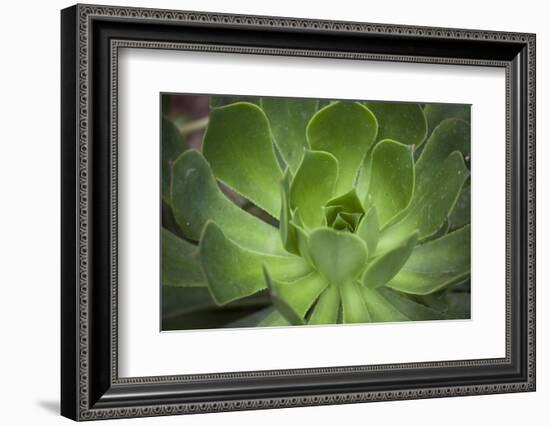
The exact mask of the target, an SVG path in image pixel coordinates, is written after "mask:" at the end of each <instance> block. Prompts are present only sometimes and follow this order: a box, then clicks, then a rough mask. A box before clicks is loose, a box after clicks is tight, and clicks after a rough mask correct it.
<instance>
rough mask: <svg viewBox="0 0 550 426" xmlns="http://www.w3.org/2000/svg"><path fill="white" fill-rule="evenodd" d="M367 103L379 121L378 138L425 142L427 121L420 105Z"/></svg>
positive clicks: (416, 142) (408, 142)
mask: <svg viewBox="0 0 550 426" xmlns="http://www.w3.org/2000/svg"><path fill="white" fill-rule="evenodd" d="M365 105H366V106H367V108H368V109H370V110H371V111H372V112H373V114H374V115H375V116H376V120H377V121H378V137H377V140H379V141H380V140H382V139H393V140H396V141H399V142H401V143H403V144H406V145H414V146H420V145H421V144H422V143H423V142H424V139H425V138H426V130H427V123H426V118H425V117H424V112H423V111H422V108H421V106H420V105H418V104H407V103H393V102H367V103H365Z"/></svg>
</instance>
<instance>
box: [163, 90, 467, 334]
mask: <svg viewBox="0 0 550 426" xmlns="http://www.w3.org/2000/svg"><path fill="white" fill-rule="evenodd" d="M211 105H212V110H211V113H210V115H209V117H208V126H207V128H206V131H205V133H204V138H203V146H202V152H200V151H198V150H185V145H184V144H183V142H182V140H179V139H178V137H177V135H176V134H175V133H174V132H173V131H174V128H172V127H171V126H169V123H168V124H166V128H165V127H164V126H165V125H164V124H163V145H164V144H167V146H171V145H177V146H183V147H184V149H183V150H181V151H180V150H179V149H177V150H172V148H169V149H167V150H166V153H167V157H166V159H165V158H164V157H163V198H164V200H165V201H166V205H167V206H168V207H169V208H170V209H171V211H172V213H173V215H172V216H170V217H173V219H172V220H171V221H170V222H169V223H170V226H171V227H172V228H173V229H170V230H168V229H163V230H162V235H161V237H162V284H163V286H162V291H163V295H162V297H163V317H169V318H170V324H172V325H171V327H176V328H177V327H181V328H186V327H187V326H186V325H185V324H192V326H193V327H199V328H200V324H201V321H202V323H204V324H205V325H204V326H205V327H208V326H209V325H210V326H211V325H212V324H214V323H215V324H218V322H215V321H210V320H206V319H203V317H204V316H205V315H206V314H205V313H204V312H206V311H205V310H208V312H210V315H215V312H216V309H218V310H219V311H220V312H222V311H223V312H225V314H224V315H225V317H226V318H227V321H226V322H225V323H223V325H221V326H224V327H253V326H286V325H304V324H310V325H312V324H316V325H317V324H335V323H368V322H388V321H389V322H394V321H417V320H430V319H432V320H433V319H451V318H452V319H454V318H467V317H468V316H469V275H470V225H469V223H470V189H469V175H470V173H469V156H470V127H469V107H468V106H461V105H459V106H446V105H443V104H437V105H435V104H433V105H432V104H428V105H426V106H421V105H419V104H411V103H387V102H364V103H361V102H353V101H332V102H324V101H323V102H319V101H315V100H295V99H286V98H254V99H252V101H250V99H248V100H247V98H245V97H213V98H212V101H211ZM164 132H166V135H164ZM163 152H164V151H163ZM165 168H166V169H167V172H166V176H165V173H164V169H165ZM166 182H168V184H167V183H166ZM220 185H221V186H225V187H228V188H230V189H231V190H233V191H235V192H236V193H238V194H240V196H242V197H244V198H246V199H248V200H249V201H250V203H251V205H254V206H257V207H259V208H260V209H261V210H263V211H265V212H266V213H267V214H268V215H269V216H271V217H272V218H274V219H273V220H270V221H264V220H262V219H260V217H258V215H253V214H251V213H250V212H249V211H246V210H245V209H243V208H241V207H239V206H238V205H237V204H235V203H234V202H233V201H232V200H231V199H230V198H229V197H228V195H227V193H226V192H224V191H222V189H221V186H220ZM166 186H167V187H168V188H169V192H168V194H165V187H166ZM269 216H266V217H269ZM186 292H187V293H186ZM178 306H179V308H178ZM239 306H241V308H242V309H243V311H242V312H245V310H244V309H245V307H246V309H248V310H246V314H244V313H243V316H242V317H239V318H237V319H235V318H236V315H237V314H236V313H235V312H237V311H234V310H235V309H237V308H238V307H239ZM250 310H251V311H250ZM195 311H196V312H203V313H202V314H201V315H202V316H200V318H199V314H197V316H196V317H194V318H191V316H192V315H193V312H195ZM249 311H250V312H249ZM177 315H180V317H177ZM177 318H179V320H177ZM220 321H221V320H220ZM197 324H199V325H197ZM217 326H219V325H217Z"/></svg>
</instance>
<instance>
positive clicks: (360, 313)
mask: <svg viewBox="0 0 550 426" xmlns="http://www.w3.org/2000/svg"><path fill="white" fill-rule="evenodd" d="M340 297H341V298H342V320H343V322H344V323H346V324H351V323H365V322H370V321H371V316H370V314H369V311H368V309H367V305H366V303H365V300H364V298H363V294H362V293H361V287H360V285H359V284H357V283H356V282H353V281H348V282H346V283H342V284H341V285H340Z"/></svg>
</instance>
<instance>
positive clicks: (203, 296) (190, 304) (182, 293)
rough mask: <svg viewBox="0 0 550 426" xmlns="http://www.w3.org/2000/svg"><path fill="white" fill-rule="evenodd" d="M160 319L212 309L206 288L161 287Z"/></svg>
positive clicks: (212, 301)
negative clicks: (207, 308)
mask: <svg viewBox="0 0 550 426" xmlns="http://www.w3.org/2000/svg"><path fill="white" fill-rule="evenodd" d="M161 289H162V290H161V291H162V293H161V304H162V317H163V318H166V317H172V316H175V315H181V314H184V313H187V312H191V311H196V310H198V309H202V308H206V307H214V306H216V303H215V302H214V300H213V299H212V296H211V295H210V292H209V291H208V288H207V287H174V286H170V285H163V286H162V287H161Z"/></svg>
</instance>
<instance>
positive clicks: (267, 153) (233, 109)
mask: <svg viewBox="0 0 550 426" xmlns="http://www.w3.org/2000/svg"><path fill="white" fill-rule="evenodd" d="M203 153H204V156H205V157H206V159H207V160H208V161H209V162H210V165H211V167H212V170H213V172H214V175H215V176H216V178H218V179H219V180H220V181H221V182H223V183H224V184H226V185H227V186H229V187H230V188H231V189H233V190H235V191H236V192H238V193H239V194H241V195H242V196H243V197H245V198H248V199H249V200H250V201H252V202H253V203H254V204H256V205H257V206H258V207H260V208H262V209H263V210H265V211H267V212H268V213H269V214H271V215H272V216H273V217H277V216H278V215H279V212H280V209H281V201H280V194H279V186H278V182H279V181H280V179H281V177H282V173H281V169H280V167H279V164H278V162H277V158H276V157H275V152H274V150H273V144H272V140H271V132H270V130H269V122H268V120H267V117H266V116H265V114H264V112H263V111H262V110H261V108H259V107H258V106H257V105H254V104H251V103H246V102H239V103H235V104H231V105H227V106H224V107H220V108H216V109H214V110H213V111H212V112H211V113H210V119H209V122H208V127H207V128H206V132H205V134H204V142H203Z"/></svg>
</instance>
